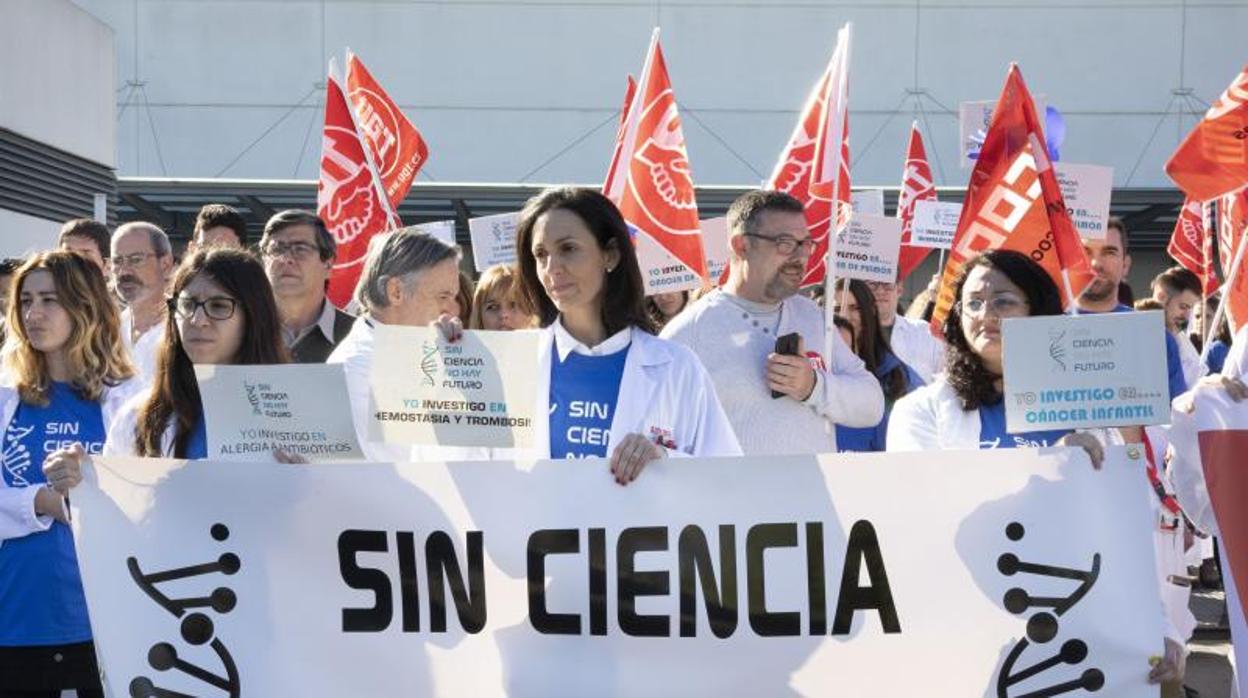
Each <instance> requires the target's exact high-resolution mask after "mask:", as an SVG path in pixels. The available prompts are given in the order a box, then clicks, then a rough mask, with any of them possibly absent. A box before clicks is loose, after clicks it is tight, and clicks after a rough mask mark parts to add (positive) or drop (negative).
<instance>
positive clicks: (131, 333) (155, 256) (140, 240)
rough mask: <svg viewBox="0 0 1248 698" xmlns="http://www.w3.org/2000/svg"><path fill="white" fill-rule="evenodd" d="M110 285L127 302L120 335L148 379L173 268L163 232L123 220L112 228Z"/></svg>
mask: <svg viewBox="0 0 1248 698" xmlns="http://www.w3.org/2000/svg"><path fill="white" fill-rule="evenodd" d="M111 266H112V273H113V287H114V288H116V289H117V294H118V295H120V296H121V299H122V300H123V301H124V302H125V304H126V309H125V310H124V311H122V313H121V338H122V341H124V342H125V343H126V348H127V349H129V351H130V358H131V359H132V360H133V361H134V364H135V368H137V369H138V372H139V375H138V378H139V379H140V380H143V381H149V380H151V377H152V374H153V373H154V372H155V370H156V352H157V350H158V349H159V348H160V345H161V343H162V342H163V341H164V337H165V317H166V316H167V315H168V313H169V309H168V307H167V306H166V305H165V285H166V284H167V283H168V282H169V275H170V273H172V271H173V249H172V248H171V247H170V245H169V237H168V236H167V235H165V231H163V230H161V229H160V228H159V227H157V226H155V225H152V224H151V223H144V222H142V221H136V222H133V223H126V224H125V225H122V226H120V227H118V228H117V230H115V231H113V239H112V265H111Z"/></svg>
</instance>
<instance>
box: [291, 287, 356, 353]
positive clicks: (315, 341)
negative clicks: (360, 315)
mask: <svg viewBox="0 0 1248 698" xmlns="http://www.w3.org/2000/svg"><path fill="white" fill-rule="evenodd" d="M325 302H326V303H328V302H329V300H326V301H325ZM354 323H355V316H354V315H349V314H347V313H344V312H342V311H341V310H338V309H337V308H334V341H333V343H330V342H328V341H326V339H325V335H323V334H321V330H320V328H319V327H314V328H313V329H312V331H311V332H309V333H307V334H306V335H304V337H303V339H300V340H299V341H298V342H295V345H294V346H292V347H291V348H290V355H291V358H292V359H293V360H294V362H295V363H297V364H323V363H325V359H328V358H329V355H330V354H331V353H332V352H333V351H334V347H336V346H338V343H339V342H341V341H342V339H343V338H344V337H346V336H347V333H348V332H350V331H351V325H352V324H354Z"/></svg>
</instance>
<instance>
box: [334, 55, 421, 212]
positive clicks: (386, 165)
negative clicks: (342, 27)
mask: <svg viewBox="0 0 1248 698" xmlns="http://www.w3.org/2000/svg"><path fill="white" fill-rule="evenodd" d="M347 97H348V99H350V101H351V106H352V107H354V108H355V115H356V123H358V124H359V127H360V134H361V135H363V136H364V144H365V145H367V146H368V150H369V156H370V157H372V159H373V166H374V167H376V168H377V175H378V176H379V177H381V185H382V187H383V188H384V189H385V190H386V197H387V199H389V201H390V208H391V209H392V210H398V208H399V204H401V203H403V197H405V196H407V191H408V190H409V189H411V188H412V182H413V181H415V180H416V173H418V172H420V168H421V167H422V166H423V165H424V164H425V161H426V160H427V159H428V158H429V146H427V145H425V139H424V138H422V137H421V135H420V131H417V130H416V127H415V126H413V125H412V122H411V121H409V120H408V118H407V117H406V116H404V114H403V111H402V110H401V109H399V105H397V104H395V103H394V100H392V99H390V95H388V94H386V91H385V90H383V89H381V85H380V84H378V82H377V81H376V80H375V79H373V76H372V74H370V73H369V72H368V69H367V68H365V67H364V63H363V61H361V60H360V57H359V56H357V55H355V54H354V53H351V52H350V51H347Z"/></svg>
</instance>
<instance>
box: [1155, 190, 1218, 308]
mask: <svg viewBox="0 0 1248 698" xmlns="http://www.w3.org/2000/svg"><path fill="white" fill-rule="evenodd" d="M1206 208H1207V206H1206V205H1205V204H1202V203H1201V202H1199V201H1196V200H1194V199H1191V198H1188V199H1186V200H1185V201H1184V202H1183V208H1182V209H1180V210H1179V217H1178V219H1177V220H1175V222H1174V232H1172V233H1170V244H1169V245H1167V246H1166V253H1167V254H1169V255H1170V256H1171V257H1173V258H1174V261H1176V262H1178V263H1179V264H1180V265H1182V267H1183V268H1184V269H1186V270H1188V271H1190V272H1192V273H1193V274H1195V275H1196V276H1198V277H1200V283H1201V287H1202V289H1203V290H1204V294H1205V295H1206V296H1209V295H1212V294H1213V293H1214V292H1215V291H1217V290H1218V275H1217V273H1216V272H1215V271H1214V265H1213V235H1212V234H1211V232H1210V231H1209V229H1208V228H1207V226H1206V221H1207V217H1206V216H1205V212H1206Z"/></svg>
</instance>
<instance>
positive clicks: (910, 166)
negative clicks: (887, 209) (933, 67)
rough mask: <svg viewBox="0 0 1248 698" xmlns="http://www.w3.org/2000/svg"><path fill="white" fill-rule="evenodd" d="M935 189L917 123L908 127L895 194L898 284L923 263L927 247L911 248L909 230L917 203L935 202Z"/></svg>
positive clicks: (929, 249) (929, 250) (928, 251)
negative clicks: (898, 221)
mask: <svg viewBox="0 0 1248 698" xmlns="http://www.w3.org/2000/svg"><path fill="white" fill-rule="evenodd" d="M935 200H936V185H935V184H934V183H933V181H932V168H931V166H930V165H928V164H927V150H926V149H925V148H924V147H923V134H922V133H919V125H918V123H912V124H910V143H909V145H908V146H906V164H905V166H904V167H903V168H902V172H901V190H900V191H899V192H898V194H897V217H898V218H900V219H901V256H900V257H898V259H897V280H898V281H901V280H902V279H904V278H906V277H907V276H909V275H910V272H912V271H914V269H915V267H917V266H919V264H921V263H922V262H923V259H924V258H925V257H927V255H928V253H930V252H931V251H932V248H930V247H911V246H910V244H909V243H910V229H911V227H912V226H913V225H914V204H915V202H916V201H935Z"/></svg>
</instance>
